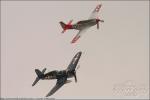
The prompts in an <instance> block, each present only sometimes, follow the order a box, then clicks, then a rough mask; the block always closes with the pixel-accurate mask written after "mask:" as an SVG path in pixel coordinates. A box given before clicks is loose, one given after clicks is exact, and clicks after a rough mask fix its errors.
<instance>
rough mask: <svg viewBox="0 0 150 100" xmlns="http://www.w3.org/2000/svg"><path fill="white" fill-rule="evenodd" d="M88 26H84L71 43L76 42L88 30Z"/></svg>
mask: <svg viewBox="0 0 150 100" xmlns="http://www.w3.org/2000/svg"><path fill="white" fill-rule="evenodd" d="M88 28H89V27H88ZM88 28H84V29H82V30H80V31H79V32H78V34H77V35H76V36H75V37H74V38H73V39H72V41H71V43H75V42H76V41H77V40H78V39H79V38H80V37H81V35H82V34H83V33H85V32H86V30H87V29H88Z"/></svg>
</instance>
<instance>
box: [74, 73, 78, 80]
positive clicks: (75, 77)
mask: <svg viewBox="0 0 150 100" xmlns="http://www.w3.org/2000/svg"><path fill="white" fill-rule="evenodd" d="M74 79H75V82H77V76H76V72H74Z"/></svg>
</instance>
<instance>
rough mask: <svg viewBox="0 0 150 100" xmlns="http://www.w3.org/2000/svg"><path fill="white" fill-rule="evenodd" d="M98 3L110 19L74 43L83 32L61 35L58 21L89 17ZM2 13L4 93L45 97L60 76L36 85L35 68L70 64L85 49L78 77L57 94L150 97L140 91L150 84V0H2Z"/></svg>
mask: <svg viewBox="0 0 150 100" xmlns="http://www.w3.org/2000/svg"><path fill="white" fill-rule="evenodd" d="M97 4H102V8H101V10H100V13H99V16H100V18H101V19H103V20H104V21H105V22H104V23H101V24H100V29H99V30H97V29H96V26H93V27H92V28H90V29H89V30H88V31H87V32H86V33H85V34H84V35H83V36H82V37H81V38H80V39H79V40H78V41H77V43H75V44H70V41H71V40H72V39H73V37H74V36H75V35H76V34H77V33H78V31H77V30H67V31H66V32H65V33H64V34H61V31H62V28H61V27H60V25H59V21H64V22H65V23H67V22H69V20H71V19H73V23H76V22H77V21H79V20H85V19H87V18H88V17H89V15H90V14H91V12H92V11H93V9H94V8H95V6H96V5H97ZM1 18H2V20H1V21H2V22H1V25H2V26H1V29H2V30H1V32H2V33H1V42H2V43H1V49H2V53H1V54H2V55H1V57H2V58H1V60H2V61H1V63H2V66H1V70H2V73H1V75H2V77H1V81H2V82H1V83H2V84H1V85H2V89H1V90H2V93H1V95H2V97H34V98H35V97H44V96H45V95H46V94H47V93H48V92H49V91H50V90H51V89H52V88H53V86H54V85H55V84H56V80H48V81H39V83H38V84H36V86H35V87H32V86H31V85H32V83H33V81H34V80H35V77H36V74H35V72H34V69H35V68H39V69H40V70H42V69H43V68H45V67H46V68H47V71H46V72H48V71H52V70H61V69H65V68H67V66H68V64H69V63H70V61H71V59H72V57H73V56H74V55H75V54H76V53H77V52H78V51H82V52H83V55H82V56H81V59H80V62H79V65H80V69H79V70H78V71H77V78H78V82H77V83H75V82H74V79H73V78H72V79H71V80H72V82H71V83H69V84H66V85H64V86H63V87H62V88H60V90H58V91H57V92H56V93H55V94H54V95H52V96H51V97H52V98H148V90H147V91H146V92H143V90H139V88H141V87H144V88H145V89H148V84H149V76H148V75H149V2H148V1H101V2H100V1H70V2H69V1H2V2H1ZM124 84H125V86H124ZM130 86H133V88H135V87H136V89H138V90H137V91H135V93H136V95H134V94H132V90H131V91H126V90H125V89H126V88H127V87H130ZM116 87H119V89H122V88H123V89H124V91H123V93H130V94H131V95H130V96H127V95H125V94H122V93H120V92H118V91H119V89H118V88H117V89H118V90H114V88H116ZM130 89H132V88H131V87H130Z"/></svg>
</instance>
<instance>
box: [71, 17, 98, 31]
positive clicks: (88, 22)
mask: <svg viewBox="0 0 150 100" xmlns="http://www.w3.org/2000/svg"><path fill="white" fill-rule="evenodd" d="M97 23H98V21H97V19H89V20H82V21H79V22H77V23H76V24H73V25H72V29H77V30H82V29H84V28H88V27H92V26H94V25H96V24H97Z"/></svg>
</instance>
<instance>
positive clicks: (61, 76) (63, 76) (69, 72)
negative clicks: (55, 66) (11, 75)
mask: <svg viewBox="0 0 150 100" xmlns="http://www.w3.org/2000/svg"><path fill="white" fill-rule="evenodd" d="M81 54H82V52H81V51H80V52H78V53H77V54H76V55H75V56H74V57H73V59H72V61H71V63H70V64H69V65H68V68H67V69H65V70H61V71H58V70H54V71H51V72H48V73H46V74H44V72H45V71H46V68H44V69H43V70H42V71H40V70H39V69H35V72H36V74H37V78H36V79H35V81H34V82H33V84H32V86H34V85H35V84H36V83H37V82H38V81H39V80H40V79H41V80H50V79H57V83H56V85H55V86H54V87H53V89H52V90H51V91H50V92H49V93H48V94H47V95H46V97H48V96H51V95H52V94H54V93H55V92H56V91H57V90H58V89H59V88H60V87H62V86H63V85H64V84H66V83H70V82H71V80H67V79H68V78H72V77H74V78H75V82H77V77H76V70H75V69H76V66H77V64H78V61H79V59H80V56H81Z"/></svg>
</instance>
